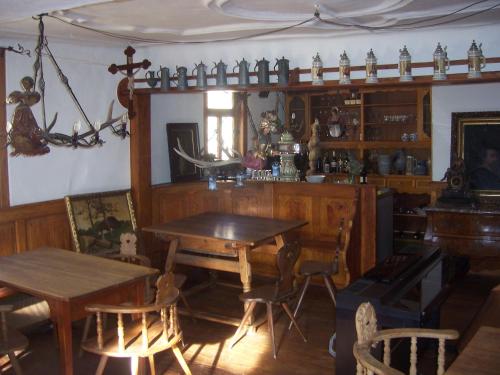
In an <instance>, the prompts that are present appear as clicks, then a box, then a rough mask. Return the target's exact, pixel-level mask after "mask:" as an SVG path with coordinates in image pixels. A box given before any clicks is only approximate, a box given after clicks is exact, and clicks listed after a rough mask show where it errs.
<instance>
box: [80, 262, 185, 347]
mask: <svg viewBox="0 0 500 375" xmlns="http://www.w3.org/2000/svg"><path fill="white" fill-rule="evenodd" d="M106 258H108V259H115V260H118V261H120V262H125V263H130V264H137V265H139V266H144V267H151V261H150V260H149V258H148V257H146V256H144V255H139V254H122V253H118V254H107V255H106ZM167 269H172V266H170V265H169V264H168V261H167V263H166V265H165V273H166V274H169V272H170V271H167ZM169 277H171V278H172V280H171V281H172V282H173V284H172V285H173V286H174V287H176V288H177V289H179V297H180V298H181V300H182V302H183V303H184V305H185V306H186V308H187V310H188V311H189V312H190V313H191V307H190V305H189V304H188V302H187V300H186V297H184V294H183V293H182V291H181V288H182V286H183V285H184V283H185V282H186V275H184V274H173V273H172V275H170V276H169ZM153 284H154V282H153V283H152V282H151V280H150V279H149V278H148V279H146V290H145V293H144V302H145V303H152V302H153V301H154V299H155V294H156V290H155V288H154V287H153V286H152V285H153ZM191 316H193V314H192V313H191ZM92 318H93V316H92V315H89V316H87V319H86V320H85V326H84V328H83V334H82V340H81V343H83V342H84V341H85V340H87V338H88V335H89V331H90V326H91V324H92ZM105 322H106V318H105V315H104V325H106V323H105ZM82 354H83V351H82V350H81V349H80V352H79V356H81V355H82Z"/></svg>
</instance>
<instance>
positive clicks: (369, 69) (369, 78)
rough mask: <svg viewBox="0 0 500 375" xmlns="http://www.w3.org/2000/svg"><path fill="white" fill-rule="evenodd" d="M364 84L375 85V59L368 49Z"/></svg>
mask: <svg viewBox="0 0 500 375" xmlns="http://www.w3.org/2000/svg"><path fill="white" fill-rule="evenodd" d="M365 82H366V83H377V82H378V78H377V58H376V57H375V54H374V53H373V50H372V49H371V48H370V51H368V53H367V54H366V80H365Z"/></svg>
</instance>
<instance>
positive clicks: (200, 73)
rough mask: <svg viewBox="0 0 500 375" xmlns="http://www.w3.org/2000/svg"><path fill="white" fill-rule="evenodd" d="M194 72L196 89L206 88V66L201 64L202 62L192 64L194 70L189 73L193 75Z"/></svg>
mask: <svg viewBox="0 0 500 375" xmlns="http://www.w3.org/2000/svg"><path fill="white" fill-rule="evenodd" d="M195 70H196V87H197V88H199V89H206V88H207V66H206V65H205V64H203V61H200V63H199V64H194V69H193V71H192V72H191V74H192V75H194V71H195Z"/></svg>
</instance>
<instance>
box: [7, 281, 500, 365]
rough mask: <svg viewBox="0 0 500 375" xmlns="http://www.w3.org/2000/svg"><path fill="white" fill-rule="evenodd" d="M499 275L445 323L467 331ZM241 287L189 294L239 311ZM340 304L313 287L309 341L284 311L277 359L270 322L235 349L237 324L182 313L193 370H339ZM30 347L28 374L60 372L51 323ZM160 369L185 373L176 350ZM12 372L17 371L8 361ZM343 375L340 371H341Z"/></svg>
mask: <svg viewBox="0 0 500 375" xmlns="http://www.w3.org/2000/svg"><path fill="white" fill-rule="evenodd" d="M497 275H498V274H497ZM497 275H493V276H491V277H489V276H487V277H484V275H483V276H482V277H479V276H477V275H468V276H467V277H466V278H465V279H463V280H461V281H459V283H458V284H457V285H456V287H455V288H454V290H453V292H452V294H451V295H450V297H449V298H448V300H447V301H446V302H445V304H444V305H443V308H442V315H441V324H442V326H443V328H445V327H446V328H456V329H458V330H459V331H461V332H462V331H463V330H464V329H465V328H466V326H467V324H468V322H469V321H470V320H471V319H472V317H473V315H474V314H475V312H476V311H477V309H478V308H479V307H480V305H481V303H482V302H483V301H484V299H485V298H486V296H487V293H488V290H489V289H490V288H491V287H492V286H493V285H495V284H498V283H500V278H499V277H498V276H497ZM237 294H238V291H237V290H235V289H231V288H227V287H221V288H218V289H217V290H216V291H211V292H210V293H201V294H199V295H197V296H196V297H195V296H191V297H190V298H189V300H190V302H191V303H192V305H193V307H200V306H204V307H207V306H215V308H216V309H217V308H218V309H221V308H222V310H223V311H224V312H225V313H226V314H232V315H237V314H239V313H240V312H241V307H240V305H239V303H238V300H237ZM334 315H335V314H334V308H333V305H332V302H331V300H330V299H329V297H328V294H327V292H326V290H325V289H323V288H320V287H316V288H314V287H313V288H312V289H311V291H310V292H308V294H307V296H306V300H305V305H304V310H303V314H302V315H301V317H300V320H299V324H300V326H301V327H302V328H303V330H304V333H305V335H306V337H307V338H308V342H307V343H304V342H303V341H302V339H301V338H300V336H299V334H298V333H297V332H296V331H294V330H292V331H290V332H289V331H287V330H285V328H286V327H285V326H286V325H287V318H286V316H285V315H282V316H281V317H280V318H279V320H278V322H277V324H276V328H275V332H276V338H277V343H278V346H279V351H278V359H276V360H275V359H273V357H272V349H271V345H270V341H269V335H268V330H267V326H266V325H262V326H260V327H259V328H258V330H257V332H256V333H255V334H253V335H250V336H248V335H247V336H245V337H244V338H243V339H242V340H241V341H240V342H239V343H238V344H236V346H235V347H234V348H233V349H232V350H230V349H229V348H228V341H229V339H230V338H231V336H232V334H233V333H234V330H235V328H234V327H231V326H226V325H222V324H219V323H212V322H208V321H204V320H196V321H195V322H193V321H192V320H191V319H190V318H188V317H185V316H183V317H182V318H181V323H182V327H183V330H184V335H185V348H184V356H185V358H186V360H187V362H188V364H189V366H190V367H191V370H192V372H193V374H200V375H226V374H248V375H250V374H259V375H271V374H315V375H321V374H328V375H332V374H334V373H335V359H334V358H333V357H332V356H331V355H330V354H329V353H328V342H329V339H330V337H331V335H332V333H333V331H334V329H335V328H334V327H335V316H334ZM82 327H83V325H82V324H81V323H79V322H77V323H75V324H74V329H73V334H74V338H75V340H74V341H75V343H74V353H75V368H76V371H75V374H81V375H83V374H93V373H94V371H95V369H96V367H97V362H98V358H97V356H95V355H93V354H89V353H85V354H84V355H83V357H82V358H78V357H77V354H78V341H79V338H80V335H81V331H82ZM29 340H30V346H29V348H28V351H27V352H26V353H23V354H22V356H21V358H20V363H21V367H22V368H23V370H24V373H25V374H28V375H29V374H37V375H39V374H58V352H57V349H56V348H55V340H54V337H53V334H52V330H51V329H50V327H49V326H48V325H45V326H44V327H42V328H39V329H38V330H37V331H35V332H31V333H30V334H29ZM156 360H157V373H158V374H165V375H174V374H182V372H181V370H180V368H179V366H178V365H177V363H176V361H175V359H174V357H173V355H172V354H171V353H170V352H167V353H164V354H159V355H157V357H156ZM128 364H129V363H128V360H124V359H111V360H110V361H109V363H108V367H107V368H106V371H105V374H127V373H129V370H128ZM5 370H6V374H13V371H12V369H10V367H9V366H8V365H7V366H5ZM339 375H340V374H339Z"/></svg>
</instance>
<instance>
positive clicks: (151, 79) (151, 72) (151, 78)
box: [146, 70, 158, 88]
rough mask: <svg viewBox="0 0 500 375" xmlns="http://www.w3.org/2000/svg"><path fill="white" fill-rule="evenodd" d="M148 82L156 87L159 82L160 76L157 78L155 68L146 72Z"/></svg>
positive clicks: (150, 85)
mask: <svg viewBox="0 0 500 375" xmlns="http://www.w3.org/2000/svg"><path fill="white" fill-rule="evenodd" d="M146 83H147V84H148V85H149V87H151V88H153V87H155V86H156V84H157V83H158V78H156V72H155V71H154V70H149V71H147V72H146Z"/></svg>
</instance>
